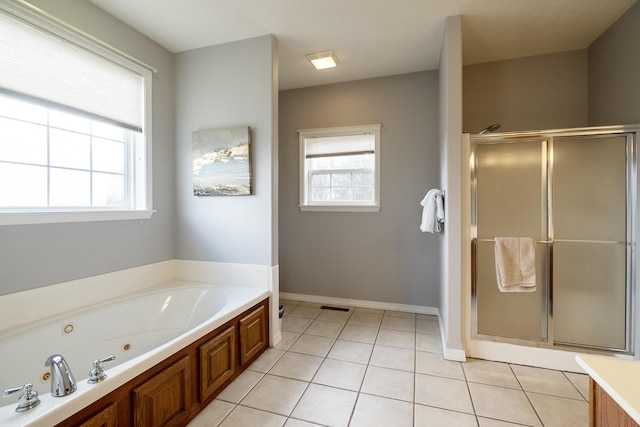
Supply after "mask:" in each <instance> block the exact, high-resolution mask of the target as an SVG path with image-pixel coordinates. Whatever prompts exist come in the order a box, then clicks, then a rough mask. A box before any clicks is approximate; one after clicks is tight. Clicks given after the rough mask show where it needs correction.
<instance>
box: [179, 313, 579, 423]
mask: <svg viewBox="0 0 640 427" xmlns="http://www.w3.org/2000/svg"><path fill="white" fill-rule="evenodd" d="M281 303H282V304H284V305H285V317H284V319H283V327H282V329H283V332H282V335H283V339H282V342H281V343H280V344H279V345H278V346H277V347H275V348H270V349H268V350H267V351H266V352H265V353H264V354H263V355H262V356H260V358H259V359H257V360H256V361H255V362H254V363H252V364H251V365H250V366H249V367H248V369H247V370H246V371H245V372H243V373H242V374H241V375H240V376H239V377H238V378H237V379H236V380H235V381H234V382H233V383H232V384H230V385H229V386H228V387H227V388H226V389H225V390H224V391H223V392H222V393H220V395H218V397H217V398H216V400H214V401H213V402H212V403H211V404H210V405H209V406H208V407H207V408H205V410H204V411H203V412H201V413H200V414H199V415H198V417H197V418H196V419H194V420H193V421H192V422H191V423H190V424H189V427H204V426H207V427H211V426H221V427H227V426H233V427H244V426H247V427H256V426H260V427H263V426H265V427H266V426H285V427H303V426H318V425H319V426H351V427H360V426H366V427H376V426H384V427H390V426H393V427H396V426H397V427H402V426H416V427H418V426H430V427H451V426H455V427H467V426H475V427H508V426H544V427H555V426H561V427H570V426H580V427H583V426H588V425H589V420H588V402H587V399H588V396H589V385H588V377H587V376H586V375H582V374H574V373H569V372H560V371H552V370H547V369H539V368H532V367H528V366H520V365H511V364H506V363H497V362H489V361H483V360H477V359H469V360H468V361H467V362H466V363H459V362H452V361H447V360H444V359H443V358H442V348H441V343H440V336H439V334H440V329H439V327H438V321H437V318H436V317H435V316H428V315H422V314H413V313H401V312H391V311H383V310H371V309H360V308H355V309H354V308H350V309H349V311H348V312H342V311H333V310H325V309H321V308H320V307H321V305H320V304H311V303H300V302H297V301H281Z"/></svg>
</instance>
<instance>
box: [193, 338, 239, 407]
mask: <svg viewBox="0 0 640 427" xmlns="http://www.w3.org/2000/svg"><path fill="white" fill-rule="evenodd" d="M236 348H237V340H236V328H235V327H234V326H231V327H229V328H228V329H227V330H225V331H224V332H221V333H220V334H219V335H217V336H216V337H214V338H213V339H211V340H210V341H208V342H207V343H206V344H204V345H202V346H201V347H200V401H204V400H205V399H206V398H208V397H209V396H211V395H212V394H214V393H215V392H216V391H217V390H218V389H219V388H220V386H222V384H224V383H225V382H226V381H227V380H228V379H229V378H231V377H233V375H234V374H235V373H236V366H237V362H236V360H237V351H236Z"/></svg>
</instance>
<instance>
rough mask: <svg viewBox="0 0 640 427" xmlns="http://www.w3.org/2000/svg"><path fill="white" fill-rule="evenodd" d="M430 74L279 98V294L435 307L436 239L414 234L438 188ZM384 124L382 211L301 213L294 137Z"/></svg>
mask: <svg viewBox="0 0 640 427" xmlns="http://www.w3.org/2000/svg"><path fill="white" fill-rule="evenodd" d="M438 118H439V113H438V73H437V71H429V72H421V73H413V74H407V75H400V76H392V77H386V78H378V79H370V80H362V81H356V82H350V83H342V84H333V85H326V86H317V87H310V88H305V89H296V90H288V91H282V92H280V155H279V159H280V164H279V169H280V172H279V174H280V290H281V291H283V292H293V293H300V294H308V295H320V296H330V297H340V298H353V299H359V300H371V301H384V302H393V303H404V304H416V305H424V306H432V307H436V306H437V305H438V298H439V295H438V286H439V279H440V277H439V275H440V272H439V268H440V267H439V263H440V245H441V237H440V236H437V235H431V234H424V233H421V232H420V230H419V224H420V218H421V213H422V211H421V206H420V205H419V202H420V201H421V200H422V198H423V197H424V195H425V193H426V192H427V191H428V190H429V189H430V188H435V187H438V184H439V180H440V154H439V149H438V120H439V119H438ZM369 123H382V126H383V127H382V133H381V149H380V155H381V192H380V199H381V204H382V209H381V211H380V212H376V213H362V212H350V213H345V212H301V211H300V210H299V209H298V207H297V205H298V201H299V200H298V195H299V193H298V178H299V176H298V161H299V160H298V137H297V132H296V131H297V130H299V129H310V128H320V127H333V126H347V125H357V124H369Z"/></svg>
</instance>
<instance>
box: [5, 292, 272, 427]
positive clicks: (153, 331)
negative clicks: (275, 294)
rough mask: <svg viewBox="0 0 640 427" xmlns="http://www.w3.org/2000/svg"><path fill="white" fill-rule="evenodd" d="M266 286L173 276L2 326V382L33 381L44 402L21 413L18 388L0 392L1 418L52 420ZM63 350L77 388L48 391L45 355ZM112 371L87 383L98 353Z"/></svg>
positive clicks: (244, 304)
mask: <svg viewBox="0 0 640 427" xmlns="http://www.w3.org/2000/svg"><path fill="white" fill-rule="evenodd" d="M269 295H270V292H269V291H267V290H264V289H258V288H251V287H242V286H222V285H205V284H200V283H193V282H170V283H165V284H162V285H159V286H154V287H151V288H147V289H145V290H144V291H142V292H136V293H134V294H129V295H126V296H123V297H120V298H117V299H114V300H110V301H107V302H104V303H101V304H98V305H95V306H91V307H87V308H85V309H82V310H76V311H73V312H69V313H66V314H64V315H60V316H56V317H53V318H48V319H45V320H41V321H38V322H34V323H31V324H29V325H25V326H20V327H17V328H13V329H11V330H8V331H3V332H2V333H0V351H1V352H2V358H1V359H2V364H0V389H1V390H5V389H8V388H14V387H20V386H22V385H24V384H26V383H32V384H33V385H34V388H35V389H36V390H37V391H38V392H39V394H40V400H41V403H40V405H38V406H37V407H35V408H33V409H31V410H28V411H26V412H22V413H17V412H15V408H16V406H17V401H18V397H19V395H20V394H21V393H20V392H18V393H14V394H12V395H11V396H9V397H8V398H6V399H1V400H0V405H2V407H0V425H1V426H3V427H9V426H43V427H45V426H46V427H50V426H52V425H55V424H56V423H59V422H61V421H63V420H65V419H66V418H68V417H69V416H71V415H73V414H74V413H76V412H78V411H79V410H81V409H82V408H84V407H86V406H88V405H89V404H91V403H92V402H94V401H96V400H98V399H99V398H101V397H103V396H105V395H106V394H108V393H109V392H111V391H113V390H115V389H116V388H118V387H119V386H121V385H122V384H124V383H126V382H127V381H129V380H131V379H133V378H135V377H136V376H138V375H139V374H141V373H143V372H144V371H146V370H147V369H149V368H151V367H153V366H155V365H156V364H157V363H159V362H161V361H163V360H164V359H166V358H167V357H169V356H171V355H172V354H174V353H176V352H177V351H179V350H181V349H182V348H184V347H186V346H187V345H189V344H190V343H192V342H194V341H195V340H197V339H199V338H201V337H203V336H205V335H206V334H207V333H209V332H211V331H213V330H214V329H216V328H217V327H219V326H221V325H223V324H224V323H226V322H228V321H229V320H231V319H233V318H234V317H235V316H237V315H238V314H240V313H242V312H243V311H244V310H246V309H248V308H250V307H251V306H253V305H255V304H256V303H258V302H260V301H262V300H264V299H265V298H267V297H268V296H269ZM57 353H59V354H62V355H63V356H64V358H65V359H66V360H67V363H68V364H69V367H70V369H71V371H72V373H73V375H74V377H75V379H76V382H77V386H78V388H77V390H76V391H75V392H74V393H72V394H70V395H68V396H64V397H53V396H51V394H50V383H49V381H48V379H46V376H47V375H46V374H48V372H49V368H45V366H44V362H45V360H46V359H47V358H48V357H49V356H50V355H52V354H57ZM111 355H114V356H116V359H115V361H112V362H106V363H104V364H103V365H102V366H103V368H104V369H105V371H106V373H107V376H108V378H107V379H106V380H105V381H102V382H100V383H98V384H88V383H87V379H88V374H89V371H90V370H91V368H92V367H93V361H94V360H96V359H102V358H105V357H107V356H111Z"/></svg>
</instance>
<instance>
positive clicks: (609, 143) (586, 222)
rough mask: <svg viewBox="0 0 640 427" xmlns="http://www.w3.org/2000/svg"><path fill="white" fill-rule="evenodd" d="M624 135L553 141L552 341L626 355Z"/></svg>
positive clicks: (626, 169) (627, 166) (626, 144)
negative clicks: (613, 350)
mask: <svg viewBox="0 0 640 427" xmlns="http://www.w3.org/2000/svg"><path fill="white" fill-rule="evenodd" d="M627 139H628V137H627V136H626V135H611V136H587V137H558V138H554V141H553V170H552V175H553V178H552V182H553V189H552V193H553V198H552V200H553V202H552V215H551V218H552V221H553V226H552V229H553V332H554V343H556V344H569V345H577V346H587V347H600V348H604V349H616V350H624V349H625V348H626V346H627V328H628V325H627V318H628V307H627V305H628V303H629V300H628V297H629V296H628V295H627V283H628V278H629V276H630V265H631V263H630V262H628V261H629V260H630V258H628V255H629V256H630V252H629V254H628V253H627V252H628V246H627V242H628V241H630V238H628V236H627V230H628V229H630V227H629V225H630V224H628V222H627V221H628V218H630V215H629V212H628V206H627V200H628V199H630V198H629V197H628V187H627V174H628V173H629V172H630V164H627V163H628V161H627V159H628V158H630V157H631V156H628V155H627V153H628V150H629V147H630V141H627Z"/></svg>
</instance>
